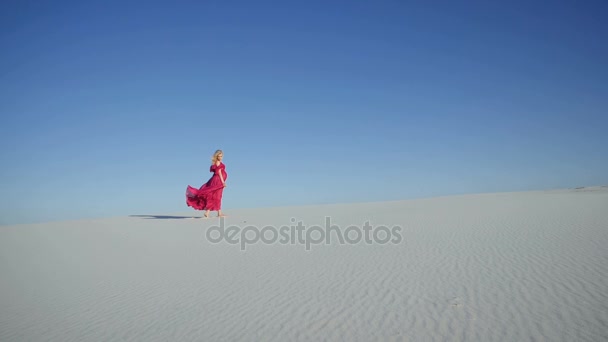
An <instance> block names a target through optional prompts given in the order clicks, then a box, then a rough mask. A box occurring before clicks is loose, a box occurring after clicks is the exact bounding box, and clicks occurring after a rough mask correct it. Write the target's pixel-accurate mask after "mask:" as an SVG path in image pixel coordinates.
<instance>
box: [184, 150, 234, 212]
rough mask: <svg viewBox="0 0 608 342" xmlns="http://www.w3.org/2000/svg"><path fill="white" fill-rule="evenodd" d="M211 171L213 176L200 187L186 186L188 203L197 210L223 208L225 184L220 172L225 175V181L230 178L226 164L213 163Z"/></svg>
mask: <svg viewBox="0 0 608 342" xmlns="http://www.w3.org/2000/svg"><path fill="white" fill-rule="evenodd" d="M209 172H213V176H211V178H210V179H209V180H208V181H207V183H205V184H203V185H202V186H201V187H200V188H198V189H197V188H194V187H191V186H190V185H188V187H187V188H186V204H187V205H188V206H189V207H192V208H194V209H196V210H213V211H216V210H221V209H222V195H223V193H224V184H222V180H221V179H220V172H221V173H222V176H223V177H224V182H225V181H226V179H228V174H227V173H226V165H224V163H222V162H220V165H219V166H216V165H215V164H213V165H211V167H210V168H209Z"/></svg>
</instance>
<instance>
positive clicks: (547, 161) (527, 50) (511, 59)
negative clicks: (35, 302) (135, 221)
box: [0, 0, 608, 224]
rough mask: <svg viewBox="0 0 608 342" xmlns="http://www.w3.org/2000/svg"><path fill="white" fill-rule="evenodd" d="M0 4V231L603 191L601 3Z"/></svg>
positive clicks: (606, 148) (605, 79)
mask: <svg viewBox="0 0 608 342" xmlns="http://www.w3.org/2000/svg"><path fill="white" fill-rule="evenodd" d="M0 6H1V7H0V28H1V32H0V43H1V49H2V52H1V53H0V62H1V63H0V113H1V121H0V143H1V150H0V157H1V159H0V160H1V168H0V224H12V223H22V222H41V221H49V220H64V219H74V218H89V217H107V216H116V215H130V214H163V213H176V212H189V211H192V212H194V211H193V210H191V209H190V208H188V207H186V205H185V199H184V193H185V189H186V186H187V185H188V184H190V185H193V186H197V187H198V186H200V185H201V184H203V183H204V182H205V181H207V179H208V178H209V177H210V175H211V174H210V173H209V171H208V169H209V158H210V156H211V154H212V153H213V151H215V150H216V149H218V148H221V149H223V150H224V153H225V160H224V161H225V164H226V166H227V172H228V175H229V178H228V188H227V189H226V191H225V193H224V210H225V211H226V213H227V214H229V213H230V209H231V208H243V207H267V206H283V205H300V204H315V203H335V202H361V201H382V200H397V199H409V198H419V197H430V196H439V195H451V194H462V193H479V192H495V191H520V190H537V189H549V188H562V187H575V186H585V185H601V184H608V130H607V127H608V126H607V125H608V44H606V42H608V23H607V22H606V20H605V18H607V17H608V3H607V2H606V1H562V2H558V1H556V2H551V4H549V3H547V2H545V1H507V2H504V1H503V2H496V1H464V2H455V1H443V2H436V1H397V0H395V1H333V2H332V1H273V2H270V1H263V0H259V1H245V0H242V1H165V2H158V1H145V2H140V3H136V2H127V1H98V2H94V1H47V2H34V1H3V2H2V4H1V5H0Z"/></svg>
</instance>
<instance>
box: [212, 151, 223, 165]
mask: <svg viewBox="0 0 608 342" xmlns="http://www.w3.org/2000/svg"><path fill="white" fill-rule="evenodd" d="M220 154H221V155H224V152H222V150H217V151H215V153H214V154H213V157H211V164H215V162H217V156H219V155H220Z"/></svg>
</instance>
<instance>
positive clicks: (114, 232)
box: [0, 187, 608, 342]
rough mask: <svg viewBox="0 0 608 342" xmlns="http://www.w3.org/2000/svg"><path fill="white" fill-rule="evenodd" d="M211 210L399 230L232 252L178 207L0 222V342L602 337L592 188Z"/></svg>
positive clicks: (604, 321) (238, 217)
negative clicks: (388, 238)
mask: <svg viewBox="0 0 608 342" xmlns="http://www.w3.org/2000/svg"><path fill="white" fill-rule="evenodd" d="M225 211H226V213H227V214H229V215H230V216H229V217H228V218H227V219H226V220H225V222H224V223H225V227H227V226H229V225H235V226H237V227H239V228H240V229H241V230H242V229H244V228H245V227H246V226H247V225H251V226H253V227H257V228H258V229H261V228H262V227H264V226H267V225H271V226H272V227H274V228H276V229H277V230H278V229H280V227H281V226H284V225H286V226H288V227H289V226H291V225H295V224H297V222H300V221H301V222H302V223H303V225H305V226H306V227H307V229H310V227H311V226H312V225H319V226H321V227H325V222H326V221H325V220H326V217H329V219H330V220H331V223H332V224H334V225H337V226H338V227H339V230H341V231H342V232H344V230H345V229H346V228H347V227H348V226H349V225H356V226H358V227H363V225H364V224H365V223H366V222H367V221H369V223H370V225H371V226H372V227H374V229H375V228H377V227H378V226H379V225H385V226H387V228H389V229H390V228H391V227H395V226H398V227H400V228H401V230H400V231H398V232H397V233H399V236H400V237H401V239H400V241H398V243H393V242H388V243H386V244H379V243H377V242H376V241H373V242H372V243H366V242H365V241H364V239H362V241H361V242H360V243H358V244H348V243H345V244H340V243H339V242H338V241H337V240H338V238H337V237H336V235H334V236H332V237H331V238H332V240H331V241H330V242H331V243H330V244H324V243H318V244H311V245H310V246H309V248H308V250H307V248H306V244H301V243H298V241H297V238H296V239H295V240H296V241H295V243H294V244H291V243H281V242H280V241H277V242H275V243H272V244H265V243H263V242H261V241H258V242H257V243H255V244H253V243H252V244H248V245H247V246H246V248H245V249H244V250H243V249H242V248H241V245H240V242H239V243H235V244H229V243H227V242H226V241H221V242H219V243H212V242H210V241H209V240H207V237H206V232H207V231H208V229H209V228H210V227H211V226H212V225H217V224H219V222H220V221H219V220H218V219H217V218H211V219H208V220H203V219H190V218H188V216H192V215H199V216H200V213H199V212H194V211H185V212H184V213H169V214H166V213H134V216H130V217H117V218H108V219H99V220H86V221H69V222H54V223H47V224H29V225H13V226H1V227H0V341H49V340H50V341H62V342H63V341H131V340H133V341H257V340H260V341H262V340H263V341H290V340H298V341H320V340H330V341H334V340H335V341H337V340H344V341H376V340H383V341H384V340H387V341H392V340H394V341H569V342H570V341H606V340H608V277H607V275H608V247H607V246H608V187H588V188H580V189H564V190H555V191H533V192H519V193H497V194H478V195H465V196H449V197H441V198H429V199H419V200H405V201H392V202H384V203H361V204H336V205H318V206H302V207H282V208H268V209H257V210H253V209H247V210H245V209H240V210H230V208H225ZM135 214H137V215H135ZM292 219H294V220H295V222H293V221H294V220H292ZM307 231H308V230H307ZM269 232H270V230H269ZM283 232H284V233H285V232H286V231H283ZM334 232H335V231H334ZM235 236H237V237H238V234H237V235H235ZM312 237H315V238H318V235H314V234H312V235H311V238H312ZM392 237H393V238H395V237H396V236H395V235H392ZM378 238H379V239H382V238H384V235H382V234H380V235H378ZM397 240H399V239H396V238H395V240H394V241H397ZM289 242H291V240H290V241H289Z"/></svg>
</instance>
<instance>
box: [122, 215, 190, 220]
mask: <svg viewBox="0 0 608 342" xmlns="http://www.w3.org/2000/svg"><path fill="white" fill-rule="evenodd" d="M129 217H140V218H142V219H148V220H151V219H156V220H179V219H198V218H200V217H198V216H171V215H129Z"/></svg>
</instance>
